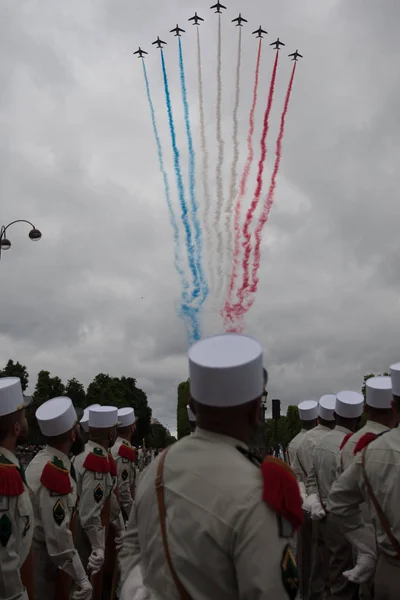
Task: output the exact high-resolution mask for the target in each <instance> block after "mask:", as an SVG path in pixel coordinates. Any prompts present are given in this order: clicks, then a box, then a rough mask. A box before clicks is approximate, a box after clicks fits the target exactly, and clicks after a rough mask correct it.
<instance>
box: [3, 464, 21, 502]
mask: <svg viewBox="0 0 400 600" xmlns="http://www.w3.org/2000/svg"><path fill="white" fill-rule="evenodd" d="M23 493H24V482H23V480H22V477H21V473H20V471H19V469H18V467H17V465H14V463H12V462H11V461H10V460H8V459H7V458H5V457H4V456H1V457H0V496H20V495H21V494H23Z"/></svg>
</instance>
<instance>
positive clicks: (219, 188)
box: [214, 14, 224, 296]
mask: <svg viewBox="0 0 400 600" xmlns="http://www.w3.org/2000/svg"><path fill="white" fill-rule="evenodd" d="M221 105H222V35H221V15H220V14H219V15H218V50H217V112H216V116H217V145H218V158H217V202H216V210H215V221H214V225H215V230H216V232H217V257H216V258H217V274H218V279H217V296H219V294H220V293H221V290H222V284H223V268H222V267H223V243H222V226H221V223H220V221H221V214H222V208H223V206H224V189H223V177H222V168H223V165H224V139H223V137H222V124H221Z"/></svg>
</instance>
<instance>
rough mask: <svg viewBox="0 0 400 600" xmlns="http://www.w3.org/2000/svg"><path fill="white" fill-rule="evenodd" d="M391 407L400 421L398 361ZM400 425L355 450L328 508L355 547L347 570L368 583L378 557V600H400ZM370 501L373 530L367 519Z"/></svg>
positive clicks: (393, 379)
mask: <svg viewBox="0 0 400 600" xmlns="http://www.w3.org/2000/svg"><path fill="white" fill-rule="evenodd" d="M391 379H392V388H393V409H394V411H395V416H396V422H397V423H399V422H400V363H397V364H395V365H392V367H391ZM399 472H400V428H399V427H398V426H397V427H395V428H393V429H392V430H391V431H387V432H383V433H380V434H379V435H378V436H377V438H376V439H375V440H374V441H372V442H371V443H370V444H369V445H367V446H366V447H364V448H363V450H361V451H360V452H358V453H357V454H356V457H355V460H354V461H353V464H352V465H350V467H349V468H348V469H346V470H345V471H344V473H343V474H342V475H341V476H340V477H339V479H338V480H337V481H336V482H335V484H334V485H333V487H332V490H331V493H330V496H329V508H330V510H331V512H332V514H333V515H334V516H335V518H336V520H337V521H338V523H339V524H340V526H341V528H342V531H343V532H344V533H345V534H346V537H347V538H348V539H349V540H350V541H351V543H352V544H353V546H354V547H355V548H356V549H357V554H358V558H357V564H356V566H355V568H354V569H353V570H352V571H351V572H350V573H348V574H347V576H348V577H349V578H351V579H352V580H354V581H359V582H365V581H368V580H369V579H370V578H371V576H372V575H373V573H374V569H375V561H376V547H375V535H376V540H377V544H378V551H379V560H378V566H377V569H376V573H375V600H398V598H399V589H400V512H399V498H400V478H399ZM363 502H366V503H367V506H368V513H369V515H370V516H371V518H372V522H373V524H374V526H375V532H376V534H375V532H374V530H373V529H372V528H371V527H369V526H368V524H366V523H365V522H364V520H363V517H362V512H361V504H362V503H363Z"/></svg>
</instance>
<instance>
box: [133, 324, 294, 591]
mask: <svg viewBox="0 0 400 600" xmlns="http://www.w3.org/2000/svg"><path fill="white" fill-rule="evenodd" d="M262 357H263V353H262V348H261V346H260V345H259V343H258V342H257V341H256V340H255V339H253V338H249V337H247V336H242V335H238V334H225V335H220V336H215V337H212V338H208V339H205V340H202V341H200V342H197V343H196V344H194V345H193V346H192V347H191V348H190V350H189V374H190V392H191V396H192V399H193V400H192V401H193V402H194V408H195V411H196V421H197V428H196V431H195V433H194V434H193V435H190V436H186V437H184V438H183V439H182V440H181V441H179V442H178V443H176V444H174V445H172V446H170V447H169V448H168V449H167V450H165V451H164V452H163V453H162V454H161V455H159V456H158V457H157V459H156V460H155V461H154V462H153V463H152V464H151V465H150V466H149V467H148V468H147V469H146V471H145V472H144V473H143V475H142V476H141V478H140V480H139V485H138V487H137V490H136V498H135V505H134V509H133V510H132V512H131V518H130V521H129V524H128V532H127V535H126V538H125V540H124V544H123V549H122V552H121V562H122V580H123V581H126V583H125V585H124V588H123V593H122V599H123V600H125V599H130V598H132V597H133V592H134V591H135V589H136V588H135V587H134V582H133V581H132V579H131V578H130V577H129V575H130V574H131V573H134V570H135V569H136V570H137V577H138V579H140V569H141V571H142V573H143V581H144V585H145V586H146V587H147V588H148V590H149V593H150V594H154V596H155V597H156V598H157V599H158V600H175V599H177V598H187V599H189V598H191V599H193V600H210V599H211V598H213V599H214V598H215V599H218V600H239V599H240V600H245V599H250V598H252V599H254V600H256V599H257V600H270V599H271V598H273V599H274V600H288V599H291V600H294V598H295V597H296V595H297V591H298V578H297V569H296V563H295V559H294V557H293V554H292V551H291V549H290V545H289V539H290V538H291V537H292V535H293V530H294V529H297V528H298V526H299V525H300V524H301V522H302V510H301V498H300V494H299V489H298V484H297V481H296V478H295V475H294V473H293V472H292V471H291V469H290V467H288V466H287V465H285V463H283V462H282V461H280V460H278V459H274V458H272V457H267V458H266V459H265V461H264V463H263V464H262V466H261V469H260V461H259V460H258V459H257V458H256V457H254V456H253V455H251V454H250V452H249V449H248V443H249V441H250V439H251V436H252V434H253V431H254V428H255V427H256V425H257V422H258V420H259V418H260V414H261V397H262V394H263V388H264V385H263V361H262ZM284 507H285V508H284Z"/></svg>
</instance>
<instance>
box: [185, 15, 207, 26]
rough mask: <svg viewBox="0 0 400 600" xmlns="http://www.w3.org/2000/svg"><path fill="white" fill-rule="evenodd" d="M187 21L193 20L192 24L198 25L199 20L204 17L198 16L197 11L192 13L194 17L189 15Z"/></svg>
mask: <svg viewBox="0 0 400 600" xmlns="http://www.w3.org/2000/svg"><path fill="white" fill-rule="evenodd" d="M188 21H194V23H193V25H200V23H199V21H204V19H202V18H201V17H199V15H198V14H197V12H195V13H194V17H191V18H190V19H188Z"/></svg>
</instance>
